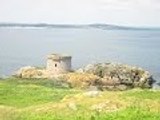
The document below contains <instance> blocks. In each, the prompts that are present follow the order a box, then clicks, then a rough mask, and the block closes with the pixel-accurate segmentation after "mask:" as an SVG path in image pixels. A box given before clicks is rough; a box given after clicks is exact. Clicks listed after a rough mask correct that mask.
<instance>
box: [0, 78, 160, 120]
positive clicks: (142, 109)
mask: <svg viewBox="0 0 160 120" xmlns="http://www.w3.org/2000/svg"><path fill="white" fill-rule="evenodd" d="M70 104H74V105H76V109H77V110H74V107H75V106H74V105H72V107H73V109H72V107H70ZM104 104H105V105H107V106H105V107H104V108H103V109H101V108H96V110H93V109H92V108H93V106H98V105H99V106H100V107H103V105H104ZM159 119H160V91H153V90H140V89H139V90H130V91H124V92H107V91H106V92H101V94H100V95H99V96H97V97H88V96H86V95H84V91H81V90H75V89H67V88H61V87H58V86H57V85H56V86H55V83H54V82H53V81H51V80H18V79H8V80H1V81H0V120H159Z"/></svg>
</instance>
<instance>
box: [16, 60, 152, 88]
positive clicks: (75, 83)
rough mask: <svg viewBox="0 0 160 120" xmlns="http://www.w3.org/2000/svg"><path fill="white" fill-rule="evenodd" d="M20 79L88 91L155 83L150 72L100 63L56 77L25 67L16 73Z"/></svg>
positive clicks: (120, 65)
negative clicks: (45, 80)
mask: <svg viewBox="0 0 160 120" xmlns="http://www.w3.org/2000/svg"><path fill="white" fill-rule="evenodd" d="M15 76H16V77H19V78H54V79H55V78H56V80H59V81H63V82H65V83H67V84H68V86H70V87H72V88H74V87H76V88H83V89H88V88H90V87H91V86H94V87H96V88H97V89H100V90H127V89H131V88H135V87H140V88H151V87H152V83H153V82H154V81H153V79H152V76H151V75H150V73H149V72H148V71H145V70H143V69H142V68H139V67H134V66H129V65H124V64H115V63H99V64H89V65H87V66H86V67H84V68H80V69H78V70H76V71H75V72H72V73H71V72H70V73H66V74H59V75H55V74H52V73H50V72H49V71H47V70H46V69H38V68H36V67H31V66H27V67H23V68H21V69H19V70H18V71H17V72H16V73H15Z"/></svg>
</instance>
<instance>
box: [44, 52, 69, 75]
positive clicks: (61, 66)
mask: <svg viewBox="0 0 160 120" xmlns="http://www.w3.org/2000/svg"><path fill="white" fill-rule="evenodd" d="M71 59H72V57H71V56H68V55H61V54H50V55H48V56H47V68H46V69H47V71H48V72H49V73H50V74H53V75H57V74H63V73H66V72H69V71H71Z"/></svg>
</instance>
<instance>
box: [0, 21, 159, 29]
mask: <svg viewBox="0 0 160 120" xmlns="http://www.w3.org/2000/svg"><path fill="white" fill-rule="evenodd" d="M4 27H11V28H14V27H21V28H28V27H35V28H67V29H68V28H77V29H79V28H87V29H89V28H96V29H103V30H160V28H158V27H157V28H155V27H128V26H119V25H112V24H81V25H76V24H47V23H36V24H30V23H0V28H4Z"/></svg>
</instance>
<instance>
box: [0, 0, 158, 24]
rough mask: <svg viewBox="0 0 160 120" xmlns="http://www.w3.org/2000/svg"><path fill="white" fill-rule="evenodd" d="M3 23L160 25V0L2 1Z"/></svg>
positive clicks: (0, 13) (0, 8) (0, 10)
mask: <svg viewBox="0 0 160 120" xmlns="http://www.w3.org/2000/svg"><path fill="white" fill-rule="evenodd" d="M0 22H16V23H52V24H92V23H106V24H115V25H125V26H147V27H148V26H153V27H160V0H0Z"/></svg>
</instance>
